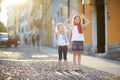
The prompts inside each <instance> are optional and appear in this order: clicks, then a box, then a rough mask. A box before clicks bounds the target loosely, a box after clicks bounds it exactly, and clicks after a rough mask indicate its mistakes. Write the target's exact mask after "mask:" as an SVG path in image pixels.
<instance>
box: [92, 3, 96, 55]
mask: <svg viewBox="0 0 120 80" xmlns="http://www.w3.org/2000/svg"><path fill="white" fill-rule="evenodd" d="M96 15H97V14H96V6H95V2H94V4H93V6H92V53H93V54H95V53H97V22H96V20H97V16H96Z"/></svg>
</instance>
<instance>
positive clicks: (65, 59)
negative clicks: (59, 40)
mask: <svg viewBox="0 0 120 80" xmlns="http://www.w3.org/2000/svg"><path fill="white" fill-rule="evenodd" d="M63 57H64V66H65V70H68V63H67V46H64V47H63Z"/></svg>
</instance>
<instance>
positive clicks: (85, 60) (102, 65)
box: [40, 46, 120, 76]
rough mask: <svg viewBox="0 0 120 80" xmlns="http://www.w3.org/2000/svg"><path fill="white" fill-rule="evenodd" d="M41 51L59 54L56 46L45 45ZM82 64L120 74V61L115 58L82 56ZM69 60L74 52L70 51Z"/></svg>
mask: <svg viewBox="0 0 120 80" xmlns="http://www.w3.org/2000/svg"><path fill="white" fill-rule="evenodd" d="M40 50H41V52H43V53H46V54H49V53H53V55H54V56H57V49H55V48H49V47H43V46H41V48H40ZM81 58H82V59H81V60H82V61H81V64H82V65H84V66H87V67H91V68H94V69H97V70H101V71H105V72H108V73H112V74H114V75H116V76H120V62H119V61H114V60H108V59H103V58H98V57H92V56H86V55H82V56H81ZM68 61H70V62H71V61H72V54H71V53H69V52H68Z"/></svg>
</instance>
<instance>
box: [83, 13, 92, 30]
mask: <svg viewBox="0 0 120 80" xmlns="http://www.w3.org/2000/svg"><path fill="white" fill-rule="evenodd" d="M81 18H82V19H84V20H85V24H82V27H83V29H84V28H85V27H86V26H87V25H88V24H90V21H89V20H88V19H87V18H86V17H85V16H84V15H82V16H81Z"/></svg>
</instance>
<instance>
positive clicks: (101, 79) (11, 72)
mask: <svg viewBox="0 0 120 80" xmlns="http://www.w3.org/2000/svg"><path fill="white" fill-rule="evenodd" d="M35 51H36V50H32V49H30V48H28V49H27V48H16V49H13V50H12V49H8V50H5V49H2V51H1V52H0V80H108V79H110V78H111V77H116V76H115V75H114V74H111V73H107V72H104V71H100V70H97V69H94V68H90V67H86V66H83V65H81V69H82V70H83V71H84V72H85V73H86V75H85V76H84V77H83V76H80V75H75V74H72V76H67V75H58V74H56V69H57V65H56V64H57V57H56V56H52V55H51V54H43V53H41V52H39V54H38V53H37V51H36V53H35ZM48 51H49V50H48ZM69 71H70V72H71V71H72V62H69Z"/></svg>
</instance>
